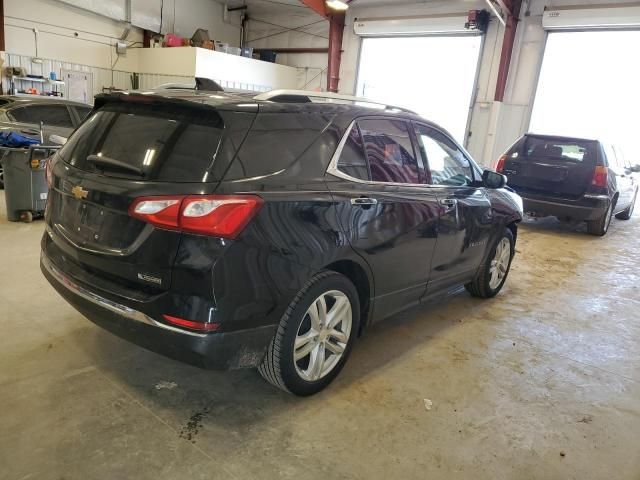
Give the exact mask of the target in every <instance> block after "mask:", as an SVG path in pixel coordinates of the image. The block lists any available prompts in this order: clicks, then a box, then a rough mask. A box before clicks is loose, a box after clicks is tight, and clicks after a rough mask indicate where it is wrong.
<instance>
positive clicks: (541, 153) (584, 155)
mask: <svg viewBox="0 0 640 480" xmlns="http://www.w3.org/2000/svg"><path fill="white" fill-rule="evenodd" d="M597 152H598V143H597V142H595V141H591V140H579V139H564V138H558V137H543V136H534V135H527V136H525V137H524V138H523V139H522V140H521V141H520V142H518V144H516V145H515V146H514V147H513V148H512V149H511V150H510V151H509V152H508V153H507V155H506V156H505V157H504V164H503V167H502V173H503V174H505V175H506V176H507V177H508V178H509V186H511V187H513V188H514V189H515V190H516V191H519V192H522V193H526V192H530V193H535V194H542V195H549V196H554V197H560V198H572V199H576V198H579V197H580V196H582V195H583V194H584V193H585V191H586V190H587V188H588V187H589V185H590V184H591V179H592V176H593V171H594V168H595V166H596V163H597V158H598V153H597ZM501 163H502V162H501Z"/></svg>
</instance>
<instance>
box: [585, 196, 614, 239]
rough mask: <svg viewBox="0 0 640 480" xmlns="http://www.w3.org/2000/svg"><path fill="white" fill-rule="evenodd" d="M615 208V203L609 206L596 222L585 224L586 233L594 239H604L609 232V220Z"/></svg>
mask: <svg viewBox="0 0 640 480" xmlns="http://www.w3.org/2000/svg"><path fill="white" fill-rule="evenodd" d="M614 208H615V202H611V203H610V204H609V208H608V209H607V211H606V212H604V215H602V217H600V218H599V219H597V220H592V221H590V222H587V232H588V233H589V234H591V235H595V236H596V237H604V236H605V235H606V234H607V232H608V231H609V226H610V225H611V219H612V217H613V209H614Z"/></svg>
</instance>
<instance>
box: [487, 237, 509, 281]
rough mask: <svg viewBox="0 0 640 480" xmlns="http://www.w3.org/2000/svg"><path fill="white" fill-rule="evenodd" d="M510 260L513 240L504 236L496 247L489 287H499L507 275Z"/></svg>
mask: <svg viewBox="0 0 640 480" xmlns="http://www.w3.org/2000/svg"><path fill="white" fill-rule="evenodd" d="M510 260H511V242H510V241H509V239H508V238H503V239H502V240H500V242H499V243H498V246H497V247H496V254H495V256H494V257H493V260H491V268H490V269H489V274H490V275H491V279H490V280H489V287H491V289H492V290H495V289H496V288H498V287H499V286H500V284H501V283H502V280H503V279H504V277H506V276H507V271H508V269H509V262H510Z"/></svg>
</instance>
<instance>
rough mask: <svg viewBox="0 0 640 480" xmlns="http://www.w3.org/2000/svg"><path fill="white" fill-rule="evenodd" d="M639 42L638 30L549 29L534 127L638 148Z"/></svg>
mask: <svg viewBox="0 0 640 480" xmlns="http://www.w3.org/2000/svg"><path fill="white" fill-rule="evenodd" d="M638 45H640V31H593V32H552V33H550V34H549V38H548V40H547V47H546V50H545V55H544V60H543V64H542V71H541V73H540V81H539V83H538V90H537V93H536V99H535V103H534V107H533V114H532V117H531V125H530V131H531V132H535V133H548V134H556V135H568V136H578V137H587V138H597V139H603V140H607V141H610V142H613V143H617V144H620V146H621V147H622V149H623V150H624V151H625V152H626V154H627V156H629V155H630V154H631V153H632V152H633V153H635V150H636V148H635V145H636V142H634V139H635V138H636V137H637V129H638V121H637V118H638V112H640V89H639V88H638V85H640V62H638V61H636V60H634V59H633V52H635V51H636V50H637V46H638ZM634 160H635V159H634Z"/></svg>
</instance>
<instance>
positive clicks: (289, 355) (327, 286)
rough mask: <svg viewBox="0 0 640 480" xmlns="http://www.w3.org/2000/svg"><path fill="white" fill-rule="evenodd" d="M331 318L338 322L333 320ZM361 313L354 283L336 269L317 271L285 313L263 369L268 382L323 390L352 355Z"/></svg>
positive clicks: (303, 391)
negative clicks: (334, 322)
mask: <svg viewBox="0 0 640 480" xmlns="http://www.w3.org/2000/svg"><path fill="white" fill-rule="evenodd" d="M323 303H324V312H325V313H324V314H323V312H322V310H323V307H322V305H323ZM334 308H335V310H334ZM332 311H333V315H332ZM338 317H339V318H338ZM332 318H333V320H334V321H339V323H337V324H335V325H333V326H331V325H330V323H331V321H332ZM359 319H360V303H359V300H358V292H357V291H356V288H355V287H354V285H353V283H351V281H350V280H349V279H348V278H347V277H345V276H344V275H341V274H339V273H336V272H330V271H323V272H320V273H318V274H317V275H315V276H314V277H313V278H311V280H309V282H307V284H306V285H305V286H304V287H303V288H302V289H301V290H300V292H298V294H297V295H296V297H295V298H294V299H293V301H292V302H291V304H290V305H289V307H288V308H287V311H286V312H285V314H284V315H283V316H282V319H281V320H280V324H279V325H278V330H277V331H276V334H275V336H274V337H273V340H272V341H271V343H270V344H269V347H268V348H267V353H266V355H265V357H264V359H263V361H262V364H261V365H260V367H258V371H259V372H260V374H261V375H262V377H263V378H264V379H265V380H267V381H268V382H269V383H271V384H273V385H275V386H276V387H278V388H280V389H282V390H284V391H286V392H289V393H293V394H294V395H298V396H308V395H313V394H314V393H317V392H319V391H320V390H322V389H324V388H325V387H326V386H327V385H329V384H330V383H331V382H332V381H333V379H334V378H335V377H336V376H337V375H338V373H340V370H341V369H342V367H343V366H344V364H345V362H346V361H347V359H348V357H349V354H350V353H351V348H352V346H353V343H354V340H355V338H356V336H357V334H358V328H359ZM340 351H341V353H337V352H340ZM303 354H304V355H303Z"/></svg>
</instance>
